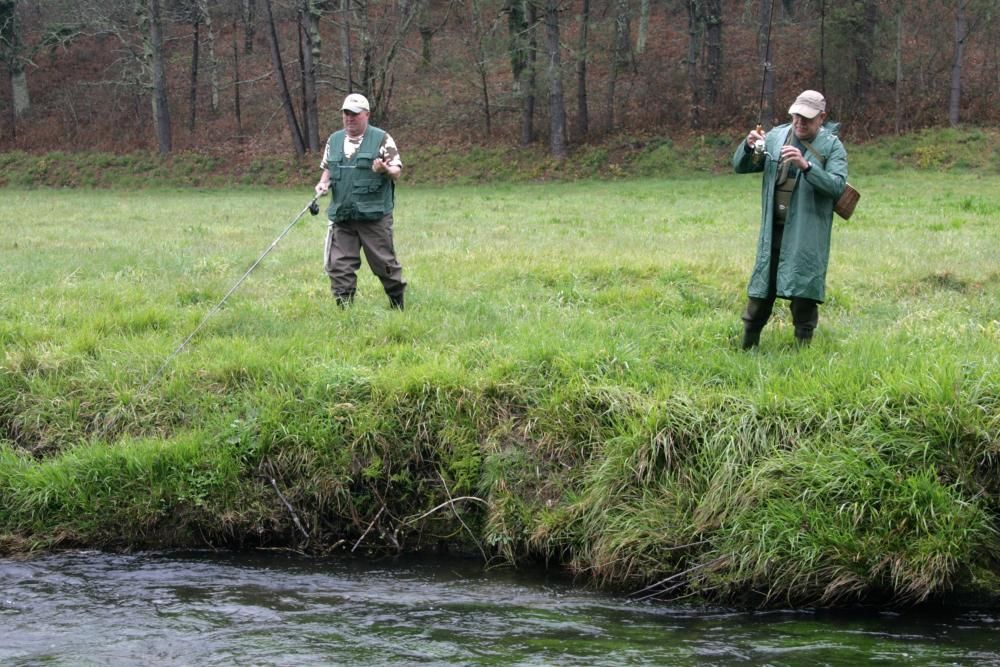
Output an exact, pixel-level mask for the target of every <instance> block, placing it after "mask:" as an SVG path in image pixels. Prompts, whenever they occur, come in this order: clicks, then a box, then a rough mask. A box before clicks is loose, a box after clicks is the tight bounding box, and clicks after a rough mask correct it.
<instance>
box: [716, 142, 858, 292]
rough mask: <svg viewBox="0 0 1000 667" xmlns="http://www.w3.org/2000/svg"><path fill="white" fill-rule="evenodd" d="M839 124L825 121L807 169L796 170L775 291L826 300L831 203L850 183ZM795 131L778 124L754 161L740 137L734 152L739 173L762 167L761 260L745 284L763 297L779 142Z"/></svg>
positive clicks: (735, 167)
mask: <svg viewBox="0 0 1000 667" xmlns="http://www.w3.org/2000/svg"><path fill="white" fill-rule="evenodd" d="M836 129H837V125H836V124H835V123H827V124H825V125H824V126H823V127H821V128H820V131H819V133H818V134H817V135H816V138H815V139H813V140H812V142H811V143H812V146H813V148H814V149H815V151H816V152H818V153H819V155H816V153H814V152H813V151H808V150H805V151H803V154H804V156H805V159H806V160H808V161H809V162H811V163H812V168H811V169H809V172H808V173H807V174H803V173H802V172H798V175H797V176H796V182H795V189H794V190H793V192H792V201H791V204H790V205H789V208H788V214H787V217H786V219H785V231H784V236H783V238H782V240H781V252H780V254H779V256H778V277H777V280H776V283H777V284H776V292H777V296H779V297H785V298H791V297H801V298H807V299H813V300H815V301H819V302H822V301H823V299H824V296H825V292H826V267H827V264H828V263H829V260H830V231H831V229H832V227H833V205H834V203H835V202H836V201H837V199H839V198H840V195H841V194H842V193H843V192H844V185H845V184H846V183H847V151H845V150H844V145H843V144H841V143H840V139H838V138H837V135H836V134H835V132H836ZM790 131H791V125H790V124H787V123H786V124H785V125H779V126H778V127H775V128H773V129H772V130H771V131H770V132H768V133H767V136H766V137H765V147H764V159H763V160H760V161H754V159H753V153H752V152H748V151H747V150H746V149H745V148H744V146H745V145H746V142H741V143H740V146H739V148H737V149H736V154H735V155H734V156H733V168H734V169H735V170H736V173H738V174H748V173H752V172H756V171H763V172H764V182H763V185H762V188H761V203H762V211H761V219H760V236H759V238H758V239H757V261H756V262H755V263H754V267H753V273H752V274H751V275H750V285H749V287H748V289H747V291H748V293H749V295H750V296H752V297H755V298H758V299H765V298H767V296H768V293H767V287H768V285H767V281H768V272H769V270H770V263H771V230H772V226H773V225H772V222H773V216H774V186H775V181H776V180H777V174H778V158H779V156H780V155H781V146H782V145H783V144H784V143H785V138H786V137H787V136H788V133H789V132H790Z"/></svg>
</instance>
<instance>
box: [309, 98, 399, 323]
mask: <svg viewBox="0 0 1000 667" xmlns="http://www.w3.org/2000/svg"><path fill="white" fill-rule="evenodd" d="M370 112H371V108H370V107H369V106H368V100H367V99H366V98H365V97H364V96H363V95H358V94H357V93H351V94H350V95H348V96H347V97H346V98H344V103H343V105H341V116H342V120H343V123H344V129H343V130H339V131H337V132H334V133H333V134H332V135H330V139H329V140H328V141H327V142H326V152H325V153H324V154H323V161H322V162H321V163H320V168H321V169H322V170H323V175H322V176H321V177H320V179H319V183H317V184H316V194H318V195H323V194H326V192H327V191H329V190H330V189H332V190H333V197H332V201H331V202H330V206H329V207H328V208H327V210H326V215H327V218H329V220H330V222H329V228H328V230H327V234H326V263H325V267H324V268H325V269H326V273H327V275H328V276H330V289H331V291H332V292H333V296H334V297H335V298H336V299H337V305H339V306H341V307H345V306H348V305H350V304H351V302H352V301H353V300H354V294H355V292H356V291H357V284H358V276H357V273H358V269H359V268H361V249H362V248H363V249H364V251H365V259H366V260H367V261H368V266H369V267H370V268H371V270H372V273H374V274H375V275H376V276H378V279H379V280H381V281H382V288H383V289H384V290H385V293H386V294H387V295H388V297H389V305H390V307H392V308H396V309H399V310H402V309H403V292H404V291H405V290H406V281H404V280H403V267H402V266H401V265H400V263H399V260H397V259H396V250H395V248H394V246H393V242H392V209H393V205H394V204H395V187H396V180H397V179H398V178H399V175H400V174H401V173H402V171H403V162H402V160H401V159H400V157H399V151H398V150H397V149H396V142H394V141H393V140H392V137H390V136H389V133H388V132H386V131H385V130H381V129H379V128H377V127H375V126H374V125H369V124H368V115H369V113H370Z"/></svg>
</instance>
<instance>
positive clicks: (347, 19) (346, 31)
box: [340, 0, 354, 93]
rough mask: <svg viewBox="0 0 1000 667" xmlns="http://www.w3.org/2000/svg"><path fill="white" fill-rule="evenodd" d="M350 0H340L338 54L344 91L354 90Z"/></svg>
mask: <svg viewBox="0 0 1000 667" xmlns="http://www.w3.org/2000/svg"><path fill="white" fill-rule="evenodd" d="M352 14H353V10H352V9H351V0H340V54H341V58H340V59H341V62H342V63H343V65H344V92H347V93H350V92H352V91H353V90H354V50H353V49H352V48H351V24H352V23H353V21H352V20H351V16H352Z"/></svg>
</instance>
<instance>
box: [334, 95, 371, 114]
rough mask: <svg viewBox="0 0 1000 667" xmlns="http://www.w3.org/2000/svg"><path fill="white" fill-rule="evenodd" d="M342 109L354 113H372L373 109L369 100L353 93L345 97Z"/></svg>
mask: <svg viewBox="0 0 1000 667" xmlns="http://www.w3.org/2000/svg"><path fill="white" fill-rule="evenodd" d="M340 108H341V110H346V111H352V112H354V113H361V112H362V111H371V107H370V106H368V98H367V97H365V96H364V95H359V94H357V93H351V94H350V95H348V96H347V97H345V98H344V103H343V104H342V105H341V106H340Z"/></svg>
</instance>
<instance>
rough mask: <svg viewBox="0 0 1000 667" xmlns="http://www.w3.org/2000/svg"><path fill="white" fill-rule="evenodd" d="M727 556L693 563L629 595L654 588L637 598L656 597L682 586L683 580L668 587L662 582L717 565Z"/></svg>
mask: <svg viewBox="0 0 1000 667" xmlns="http://www.w3.org/2000/svg"><path fill="white" fill-rule="evenodd" d="M728 557H729V556H726V555H723V556H719V557H718V558H714V559H712V560H710V561H708V562H707V563H701V564H699V565H695V566H694V567H689V568H688V569H686V570H684V571H683V572H678V573H677V574H672V575H670V576H669V577H667V578H666V579H660V580H659V581H657V582H656V583H652V584H650V585H649V586H646V587H645V588H643V589H641V590H638V591H636V592H634V593H631V594H630V595H629V597H632V596H634V595H638V594H639V593H645V592H646V591H648V590H652V589H654V588H655V589H656V590H654V591H653V592H652V593H650V594H649V595H643V596H642V597H641V598H638V599H639V600H640V601H642V600H648V599H650V598H654V597H656V596H658V595H663V594H664V593H669V592H670V591H672V590H675V589H677V588H679V587H680V586H682V585H683V584H684V582H683V581H682V582H681V583H679V584H676V585H674V586H671V587H670V588H664V587H663V586H664V584H668V583H670V582H671V581H674V580H676V579H679V578H681V577H683V576H686V575H688V574H691V573H692V572H697V571H698V570H704V569H705V568H706V567H711V566H713V565H717V564H719V563H721V562H722V561H724V560H725V559H726V558H728Z"/></svg>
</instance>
